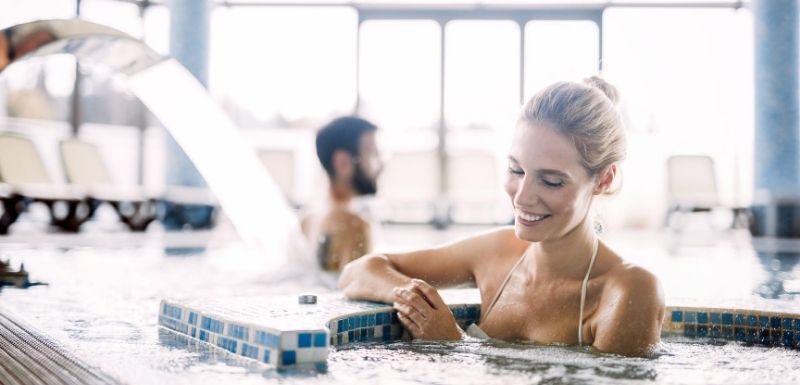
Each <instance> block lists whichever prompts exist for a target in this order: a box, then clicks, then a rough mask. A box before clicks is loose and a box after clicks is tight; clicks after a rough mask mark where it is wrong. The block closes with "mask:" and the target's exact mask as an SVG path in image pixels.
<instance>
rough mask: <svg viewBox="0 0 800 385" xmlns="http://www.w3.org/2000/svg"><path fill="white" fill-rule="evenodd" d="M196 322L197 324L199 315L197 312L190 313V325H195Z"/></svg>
mask: <svg viewBox="0 0 800 385" xmlns="http://www.w3.org/2000/svg"><path fill="white" fill-rule="evenodd" d="M196 322H197V314H195V312H193V311H190V312H189V323H190V324H192V325H194V324H195V323H196Z"/></svg>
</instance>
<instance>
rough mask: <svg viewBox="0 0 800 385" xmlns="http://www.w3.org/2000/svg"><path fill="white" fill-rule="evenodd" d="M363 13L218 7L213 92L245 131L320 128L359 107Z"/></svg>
mask: <svg viewBox="0 0 800 385" xmlns="http://www.w3.org/2000/svg"><path fill="white" fill-rule="evenodd" d="M356 28H357V14H356V12H355V11H354V10H352V9H351V8H347V7H331V8H327V7H303V8H291V7H259V8H253V7H233V8H227V7H216V8H215V9H214V11H213V13H212V24H211V31H212V32H211V53H210V54H211V56H210V74H209V88H210V90H211V92H212V94H213V95H214V96H215V97H216V98H217V99H218V100H219V101H220V102H221V104H222V105H223V107H224V108H226V109H227V110H228V113H229V114H230V115H231V116H232V117H233V118H234V120H236V122H237V123H238V124H239V126H241V127H244V128H255V127H277V128H280V127H292V126H302V127H309V126H311V127H316V126H318V125H321V124H322V123H323V122H325V121H327V120H328V119H330V118H331V117H333V116H336V115H340V114H349V113H351V112H352V111H353V108H354V106H355V94H356V92H355V67H356V66H355V61H356Z"/></svg>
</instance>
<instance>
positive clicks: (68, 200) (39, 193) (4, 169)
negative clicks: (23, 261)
mask: <svg viewBox="0 0 800 385" xmlns="http://www.w3.org/2000/svg"><path fill="white" fill-rule="evenodd" d="M0 182H2V183H3V184H4V187H3V189H4V190H6V192H5V193H4V194H5V195H6V196H7V197H5V198H2V199H3V206H4V209H5V211H4V213H3V217H2V219H0V233H6V232H7V231H8V226H10V225H11V224H12V223H13V222H14V221H16V220H17V218H18V217H19V215H20V214H21V213H22V212H24V211H25V210H26V208H27V206H28V204H29V203H30V202H41V203H44V204H45V205H46V206H47V208H48V209H49V211H50V223H51V224H52V225H54V226H57V227H59V228H60V229H62V230H64V231H69V232H77V231H78V230H79V229H80V226H81V225H82V224H83V223H84V222H86V221H88V220H89V219H91V217H92V215H94V211H95V209H96V208H97V205H96V202H94V201H92V200H91V199H89V198H88V196H87V195H86V192H85V191H84V190H83V189H81V188H80V187H79V186H74V185H65V184H57V183H54V182H53V181H52V180H51V179H50V176H49V175H48V174H47V172H46V170H45V167H44V163H43V162H42V158H41V156H40V155H39V152H38V150H37V149H36V146H35V145H34V143H33V142H32V141H31V140H30V139H28V138H25V137H23V136H21V135H17V134H12V133H0ZM61 206H65V208H64V209H62V207H61Z"/></svg>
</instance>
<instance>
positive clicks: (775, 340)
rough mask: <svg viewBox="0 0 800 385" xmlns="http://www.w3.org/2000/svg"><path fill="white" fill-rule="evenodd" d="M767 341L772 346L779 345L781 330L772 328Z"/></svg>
mask: <svg viewBox="0 0 800 385" xmlns="http://www.w3.org/2000/svg"><path fill="white" fill-rule="evenodd" d="M769 336H770V338H769V342H770V345H772V346H780V345H781V331H780V330H773V331H772V332H771V333H770V335H769Z"/></svg>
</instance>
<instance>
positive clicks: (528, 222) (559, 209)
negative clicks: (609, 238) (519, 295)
mask: <svg viewBox="0 0 800 385" xmlns="http://www.w3.org/2000/svg"><path fill="white" fill-rule="evenodd" d="M594 180H595V178H592V177H590V176H589V173H588V172H587V171H586V169H585V168H584V167H583V166H582V165H581V164H580V155H579V154H578V151H577V150H576V149H575V146H574V145H573V144H572V143H571V142H570V141H569V140H568V139H567V138H566V137H564V136H562V135H561V134H559V133H558V132H556V131H555V130H553V129H551V128H550V127H548V126H546V125H539V124H536V125H533V124H530V123H527V122H522V121H521V122H520V123H518V124H517V127H516V129H515V132H514V138H513V141H512V144H511V151H510V153H509V157H508V171H507V178H506V192H507V193H508V196H509V197H510V198H511V203H512V204H513V206H514V217H515V221H514V222H515V226H514V230H515V232H516V235H517V237H518V238H520V239H523V240H526V241H530V242H540V241H544V240H548V239H557V238H560V237H563V236H564V235H566V234H567V233H568V232H569V231H570V230H572V229H574V228H575V226H577V225H578V224H579V223H581V221H583V219H584V218H585V217H586V214H587V212H588V210H589V206H590V204H591V200H592V195H593V190H594Z"/></svg>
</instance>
